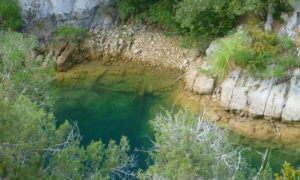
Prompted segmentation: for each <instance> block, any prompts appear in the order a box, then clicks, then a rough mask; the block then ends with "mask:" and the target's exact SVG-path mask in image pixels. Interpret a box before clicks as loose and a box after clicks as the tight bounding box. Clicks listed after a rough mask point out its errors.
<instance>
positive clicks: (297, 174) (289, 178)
mask: <svg viewBox="0 0 300 180" xmlns="http://www.w3.org/2000/svg"><path fill="white" fill-rule="evenodd" d="M281 173H282V176H280V175H279V174H278V173H276V174H275V180H284V179H286V180H297V179H299V178H300V170H295V169H294V168H293V167H292V166H291V165H290V164H289V163H287V162H285V163H284V164H283V169H282V170H281Z"/></svg>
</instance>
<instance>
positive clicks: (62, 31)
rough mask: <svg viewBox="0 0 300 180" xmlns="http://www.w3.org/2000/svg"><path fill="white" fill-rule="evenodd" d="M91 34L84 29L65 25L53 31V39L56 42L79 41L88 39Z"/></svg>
mask: <svg viewBox="0 0 300 180" xmlns="http://www.w3.org/2000/svg"><path fill="white" fill-rule="evenodd" d="M90 35H91V33H90V32H89V31H87V30H85V29H80V28H74V27H72V26H71V25H65V26H62V27H60V28H58V29H57V30H56V31H54V37H55V38H56V39H58V40H76V41H80V40H83V39H85V38H87V37H89V36H90Z"/></svg>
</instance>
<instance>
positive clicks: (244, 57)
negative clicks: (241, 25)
mask: <svg viewBox="0 0 300 180" xmlns="http://www.w3.org/2000/svg"><path fill="white" fill-rule="evenodd" d="M250 46H251V42H250V39H249V38H248V36H247V33H246V32H245V31H243V30H238V31H237V32H236V33H234V34H232V35H230V36H228V37H226V38H224V39H222V40H220V42H219V45H218V47H217V48H216V50H215V52H214V53H213V54H212V56H211V57H209V60H210V64H211V66H212V71H213V73H214V74H215V75H217V76H218V77H220V78H225V77H226V76H227V73H228V72H229V71H230V70H231V69H232V67H233V65H234V63H233V62H234V60H236V62H237V63H238V64H239V65H241V66H244V67H246V66H247V65H248V62H249V60H251V59H252V58H253V54H254V52H253V51H251V50H249V47H250Z"/></svg>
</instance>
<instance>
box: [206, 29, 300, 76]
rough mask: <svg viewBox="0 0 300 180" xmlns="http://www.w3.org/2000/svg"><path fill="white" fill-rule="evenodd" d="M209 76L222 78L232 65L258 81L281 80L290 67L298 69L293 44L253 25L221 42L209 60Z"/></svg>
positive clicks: (285, 38)
mask: <svg viewBox="0 0 300 180" xmlns="http://www.w3.org/2000/svg"><path fill="white" fill-rule="evenodd" d="M209 60H210V63H211V65H212V70H213V73H214V74H215V75H216V76H218V77H220V78H225V77H226V75H227V73H228V72H229V71H230V70H231V69H232V67H233V66H234V65H237V66H239V67H241V68H244V69H247V70H249V72H251V73H252V74H254V75H257V76H258V77H261V78H271V77H275V78H283V77H285V76H286V75H287V72H288V70H289V69H290V68H292V67H297V66H299V65H300V59H299V57H297V50H296V47H295V45H294V43H293V42H292V41H291V40H290V39H288V38H287V37H282V38H278V37H277V36H276V34H275V33H272V32H266V31H263V30H261V29H259V28H258V27H256V26H255V25H251V23H250V25H249V26H248V27H247V28H246V29H242V30H238V31H237V32H236V33H235V34H233V35H230V36H228V37H226V38H223V39H222V40H221V41H220V45H219V46H218V47H217V48H216V50H215V52H214V53H213V55H212V56H211V57H209Z"/></svg>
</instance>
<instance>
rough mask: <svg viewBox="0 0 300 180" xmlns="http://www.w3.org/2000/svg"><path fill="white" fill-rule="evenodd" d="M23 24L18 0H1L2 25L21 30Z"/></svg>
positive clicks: (0, 14)
mask: <svg viewBox="0 0 300 180" xmlns="http://www.w3.org/2000/svg"><path fill="white" fill-rule="evenodd" d="M22 26H23V21H22V18H21V8H20V7H19V6H18V2H17V0H0V27H4V28H5V29H10V30H19V29H20V28H22Z"/></svg>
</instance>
